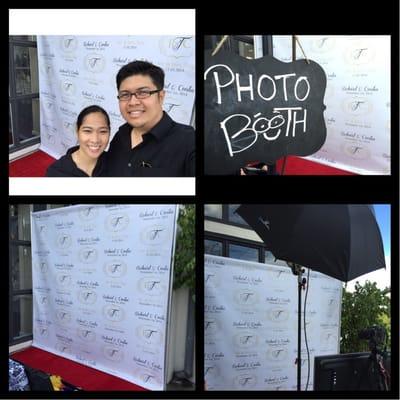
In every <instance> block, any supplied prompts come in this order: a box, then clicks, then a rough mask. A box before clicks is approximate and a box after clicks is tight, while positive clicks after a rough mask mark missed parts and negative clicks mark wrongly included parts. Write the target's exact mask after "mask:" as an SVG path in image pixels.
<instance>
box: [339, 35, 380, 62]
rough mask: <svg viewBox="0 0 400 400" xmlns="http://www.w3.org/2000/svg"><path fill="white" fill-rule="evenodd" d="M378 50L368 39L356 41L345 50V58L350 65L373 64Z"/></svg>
mask: <svg viewBox="0 0 400 400" xmlns="http://www.w3.org/2000/svg"><path fill="white" fill-rule="evenodd" d="M375 54H376V50H375V48H374V47H373V46H372V45H371V43H369V42H367V41H356V42H354V43H352V44H351V45H350V46H349V47H348V48H347V49H346V50H345V60H346V62H347V63H348V64H350V65H354V66H357V65H365V66H367V65H371V63H372V62H373V60H374V59H375Z"/></svg>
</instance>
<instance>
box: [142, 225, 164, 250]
mask: <svg viewBox="0 0 400 400" xmlns="http://www.w3.org/2000/svg"><path fill="white" fill-rule="evenodd" d="M167 237H168V236H167V229H166V227H165V226H163V225H150V226H147V227H146V228H144V229H143V230H142V232H141V239H142V242H143V243H144V244H146V245H154V246H158V245H161V244H163V243H164V242H165V241H166V240H167Z"/></svg>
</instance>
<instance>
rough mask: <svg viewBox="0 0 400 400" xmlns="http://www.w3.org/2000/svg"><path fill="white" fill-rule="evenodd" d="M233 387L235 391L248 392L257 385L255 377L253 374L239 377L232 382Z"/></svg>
mask: <svg viewBox="0 0 400 400" xmlns="http://www.w3.org/2000/svg"><path fill="white" fill-rule="evenodd" d="M233 384H234V387H235V388H236V389H243V390H248V389H252V388H254V387H255V386H256V384H257V377H256V376H255V375H253V374H243V375H239V376H237V377H236V378H234V380H233Z"/></svg>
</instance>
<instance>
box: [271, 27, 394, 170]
mask: <svg viewBox="0 0 400 400" xmlns="http://www.w3.org/2000/svg"><path fill="white" fill-rule="evenodd" d="M298 38H299V40H300V44H301V46H302V48H303V49H304V52H305V54H306V56H307V58H308V59H310V60H313V61H315V62H317V63H318V64H319V65H320V66H321V67H322V68H323V69H324V71H325V73H326V76H327V88H326V93H325V99H324V104H325V105H326V110H325V112H324V115H325V121H326V127H327V138H326V142H325V144H324V145H323V146H322V148H321V149H320V150H319V151H317V152H316V153H315V154H313V155H311V156H308V157H307V159H309V160H311V161H316V162H319V163H321V164H325V165H328V166H331V167H335V168H340V169H344V170H347V171H351V172H354V173H357V174H362V175H390V172H391V171H390V157H391V153H390V133H391V131H390V98H391V96H390V81H391V75H390V73H391V69H390V65H391V61H390V60H391V53H390V36H380V35H375V36H370V35H366V36H317V35H316V36H302V35H301V36H298ZM273 44H274V48H273V54H274V57H276V58H277V59H278V60H281V61H285V62H291V61H292V36H275V35H274V36H273ZM296 53H297V59H302V58H304V55H303V53H302V51H301V49H300V47H299V46H297V51H296Z"/></svg>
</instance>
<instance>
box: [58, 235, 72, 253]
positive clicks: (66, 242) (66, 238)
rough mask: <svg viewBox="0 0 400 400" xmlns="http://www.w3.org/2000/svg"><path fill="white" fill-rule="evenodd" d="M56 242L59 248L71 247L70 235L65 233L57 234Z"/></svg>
mask: <svg viewBox="0 0 400 400" xmlns="http://www.w3.org/2000/svg"><path fill="white" fill-rule="evenodd" d="M56 244H57V247H58V248H59V249H62V250H66V249H68V248H69V247H71V244H72V238H71V235H69V234H67V233H61V234H60V235H58V236H57V239H56Z"/></svg>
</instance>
